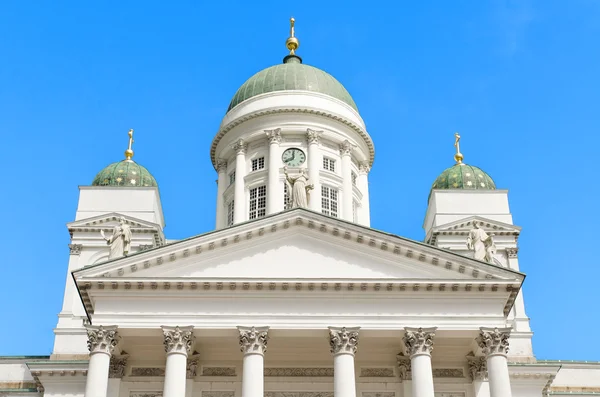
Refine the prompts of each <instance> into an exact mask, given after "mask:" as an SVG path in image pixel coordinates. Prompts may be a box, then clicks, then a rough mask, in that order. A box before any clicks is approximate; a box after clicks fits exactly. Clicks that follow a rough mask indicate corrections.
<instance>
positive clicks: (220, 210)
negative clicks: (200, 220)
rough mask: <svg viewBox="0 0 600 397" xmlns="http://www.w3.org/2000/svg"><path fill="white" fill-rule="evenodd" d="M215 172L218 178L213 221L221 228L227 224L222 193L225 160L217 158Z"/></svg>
mask: <svg viewBox="0 0 600 397" xmlns="http://www.w3.org/2000/svg"><path fill="white" fill-rule="evenodd" d="M217 173H218V175H219V179H218V180H217V221H216V222H215V224H216V228H217V229H222V228H224V227H225V226H227V220H226V219H225V216H226V215H225V214H226V211H225V202H224V197H223V194H224V193H225V189H227V161H226V160H222V159H217Z"/></svg>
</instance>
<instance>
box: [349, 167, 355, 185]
mask: <svg viewBox="0 0 600 397" xmlns="http://www.w3.org/2000/svg"><path fill="white" fill-rule="evenodd" d="M350 176H351V178H352V185H354V186H356V174H355V173H354V171H352V172H351V174H350Z"/></svg>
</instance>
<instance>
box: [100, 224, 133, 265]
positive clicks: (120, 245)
mask: <svg viewBox="0 0 600 397" xmlns="http://www.w3.org/2000/svg"><path fill="white" fill-rule="evenodd" d="M100 234H102V238H103V239H104V240H106V243H107V244H108V245H109V246H110V253H109V254H108V259H115V258H119V257H121V256H127V255H128V254H129V251H130V249H131V228H130V227H129V225H127V224H126V223H125V218H123V217H120V218H119V224H118V225H117V226H115V228H114V229H113V234H112V236H110V237H106V236H105V235H104V231H103V230H101V231H100Z"/></svg>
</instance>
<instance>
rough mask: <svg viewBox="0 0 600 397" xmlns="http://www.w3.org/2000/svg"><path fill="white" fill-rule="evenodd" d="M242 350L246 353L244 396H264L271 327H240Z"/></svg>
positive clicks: (244, 362) (243, 382)
mask: <svg viewBox="0 0 600 397" xmlns="http://www.w3.org/2000/svg"><path fill="white" fill-rule="evenodd" d="M238 331H239V333H240V350H241V351H242V353H244V361H243V364H244V367H243V369H242V397H264V392H265V380H264V354H265V352H266V351H267V342H268V341H269V335H268V333H267V332H268V331H269V327H238Z"/></svg>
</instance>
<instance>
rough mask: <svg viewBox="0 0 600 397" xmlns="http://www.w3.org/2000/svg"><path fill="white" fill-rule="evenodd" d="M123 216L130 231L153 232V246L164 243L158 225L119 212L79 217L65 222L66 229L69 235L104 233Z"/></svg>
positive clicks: (110, 230) (108, 231)
mask: <svg viewBox="0 0 600 397" xmlns="http://www.w3.org/2000/svg"><path fill="white" fill-rule="evenodd" d="M120 217H123V218H125V223H127V224H128V225H129V226H130V227H131V231H132V232H134V233H149V234H153V237H154V244H155V246H161V245H163V244H164V240H165V239H164V235H163V232H162V228H161V227H160V225H158V224H156V223H153V222H148V221H145V220H142V219H138V218H134V217H132V216H129V215H125V214H120V213H118V212H111V213H108V214H103V215H99V216H94V217H91V218H85V219H79V220H77V221H74V222H70V223H67V229H68V230H69V233H70V235H71V237H73V234H74V233H77V232H80V233H90V232H91V233H100V231H104V232H105V233H110V232H112V228H113V226H114V225H116V224H117V223H118V221H119V218H120Z"/></svg>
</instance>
